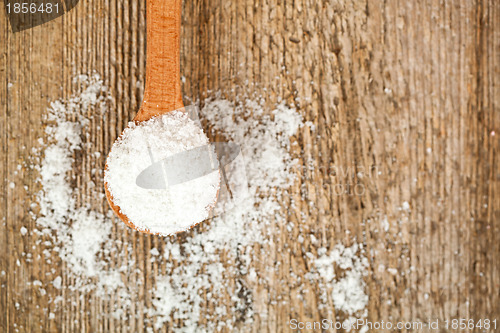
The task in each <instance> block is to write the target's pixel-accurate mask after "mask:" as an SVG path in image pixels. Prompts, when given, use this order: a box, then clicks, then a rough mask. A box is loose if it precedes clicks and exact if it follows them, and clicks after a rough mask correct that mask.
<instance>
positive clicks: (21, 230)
mask: <svg viewBox="0 0 500 333" xmlns="http://www.w3.org/2000/svg"><path fill="white" fill-rule="evenodd" d="M20 232H21V235H23V236H25V235H26V234H27V233H28V229H26V228H25V227H21V229H20Z"/></svg>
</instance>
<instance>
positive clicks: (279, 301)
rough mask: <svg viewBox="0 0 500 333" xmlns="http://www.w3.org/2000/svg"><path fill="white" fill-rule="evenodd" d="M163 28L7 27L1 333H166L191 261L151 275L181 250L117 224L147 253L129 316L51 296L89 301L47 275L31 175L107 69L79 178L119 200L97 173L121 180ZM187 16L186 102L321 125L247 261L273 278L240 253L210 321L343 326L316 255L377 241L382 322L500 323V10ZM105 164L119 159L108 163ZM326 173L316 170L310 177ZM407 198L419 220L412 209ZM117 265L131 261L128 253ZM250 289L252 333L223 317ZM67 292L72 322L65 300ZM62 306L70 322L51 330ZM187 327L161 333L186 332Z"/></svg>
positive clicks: (194, 5)
mask: <svg viewBox="0 0 500 333" xmlns="http://www.w3.org/2000/svg"><path fill="white" fill-rule="evenodd" d="M145 14H146V5H145V2H144V1H142V0H131V1H128V2H123V1H116V0H95V1H80V2H79V4H78V5H77V6H76V7H75V8H74V9H73V10H72V11H71V12H70V13H68V14H66V15H64V16H63V17H61V18H58V19H56V20H54V21H52V22H49V23H47V24H45V25H43V26H40V27H36V28H34V29H32V30H29V31H26V32H20V33H16V34H12V33H11V32H10V30H9V29H10V28H9V26H8V23H7V21H6V17H5V15H3V13H2V14H0V108H1V117H2V119H1V120H2V121H0V135H1V140H0V161H1V162H0V163H1V164H0V247H1V248H2V251H1V254H0V271H2V270H4V271H5V272H6V274H5V275H1V274H0V286H1V288H0V331H2V332H15V331H16V330H19V331H20V332H116V331H120V332H143V331H146V330H147V329H148V328H150V329H153V325H152V323H151V322H149V321H148V319H151V318H148V316H147V314H145V313H144V309H145V308H147V307H149V306H151V302H152V300H151V296H150V294H149V292H148V291H149V290H150V289H151V288H152V286H154V285H155V283H156V277H157V274H158V273H159V272H161V273H165V272H167V273H168V272H170V269H171V267H182V265H184V264H185V262H182V261H181V262H168V260H163V261H161V262H159V261H155V262H152V261H151V255H150V249H152V248H157V249H159V250H160V251H161V250H162V248H163V242H161V241H160V240H159V239H158V238H157V237H155V236H149V235H143V234H140V233H138V232H134V231H125V232H123V231H122V230H123V229H120V228H119V227H118V225H119V224H121V222H120V221H118V219H116V227H115V229H114V230H113V236H112V237H113V238H114V239H118V240H122V241H123V242H124V243H126V244H130V247H125V246H124V247H123V248H119V249H118V250H117V251H123V252H127V253H129V251H130V255H131V257H132V258H133V260H134V262H133V263H130V268H129V269H128V270H127V271H125V272H123V280H124V281H125V283H126V284H127V285H128V286H138V289H139V292H138V293H137V294H135V293H134V294H133V295H132V297H133V299H134V302H133V304H132V310H131V311H130V312H127V313H124V314H123V315H122V316H119V317H110V316H108V315H107V314H109V313H110V312H111V311H112V309H117V308H118V309H121V308H125V305H124V304H121V303H120V301H119V299H118V297H117V296H116V295H111V296H110V297H111V298H112V299H111V300H110V301H103V300H101V299H100V298H99V297H97V296H96V295H93V294H88V293H85V292H84V291H81V290H75V291H68V290H65V289H64V288H63V289H61V290H58V289H55V288H52V287H50V283H51V281H53V279H54V277H55V276H58V275H62V276H63V286H71V285H72V283H73V281H72V280H71V279H70V278H69V277H68V276H67V273H66V272H67V270H68V268H67V267H66V264H65V263H64V262H61V261H58V260H57V256H54V257H53V258H52V259H53V261H52V264H50V265H49V264H47V263H46V262H45V260H43V259H37V258H38V257H37V256H38V255H41V256H42V257H43V253H42V251H43V250H42V248H40V247H37V248H36V249H35V250H33V246H35V245H36V244H37V243H38V242H43V241H45V240H46V238H45V237H44V236H43V235H37V234H34V233H31V232H30V233H29V234H28V235H27V236H22V235H21V234H20V232H19V229H20V227H21V226H25V227H27V228H28V229H29V230H32V229H34V228H35V223H34V222H33V220H32V219H31V217H30V215H29V211H30V209H31V208H30V205H31V203H33V202H34V201H35V199H34V196H35V195H36V193H37V191H38V190H39V187H38V185H37V184H36V183H35V179H36V177H37V172H36V171H35V170H30V169H29V168H26V167H23V168H22V169H21V170H17V165H19V164H23V163H24V162H28V163H31V162H29V161H30V158H31V156H32V153H31V149H32V148H34V147H37V146H38V144H37V140H38V139H39V138H40V137H42V138H43V137H45V134H44V128H43V126H42V124H43V121H42V115H43V114H44V112H45V111H44V110H45V108H46V107H47V106H48V103H49V101H51V100H55V99H57V98H67V97H68V96H70V95H71V94H72V92H74V91H75V89H76V87H75V86H74V85H73V83H72V79H73V77H74V76H75V74H78V73H91V72H92V71H94V70H95V71H97V72H99V73H100V74H101V75H102V76H103V77H104V78H105V80H106V84H107V85H109V87H110V93H111V94H112V96H113V101H111V103H112V106H111V108H112V110H115V111H114V112H113V113H110V114H109V115H108V116H107V117H102V118H97V119H93V120H92V121H91V124H90V125H89V126H90V127H91V129H92V130H91V131H89V132H90V133H91V136H90V137H89V138H88V139H87V138H86V139H85V140H89V142H92V143H93V145H92V147H91V148H85V149H84V151H82V152H81V154H78V156H76V157H77V165H76V166H75V170H74V172H73V173H72V175H73V176H74V177H75V183H76V185H75V186H80V188H81V191H82V193H87V194H88V193H89V191H90V190H89V189H88V188H87V185H86V184H87V182H88V180H93V181H94V182H95V185H96V187H99V186H100V187H102V185H103V184H102V178H101V177H98V176H93V175H92V173H91V171H92V169H93V168H97V169H102V168H103V167H104V156H105V155H106V152H107V151H109V149H110V147H111V145H112V143H113V141H114V140H115V139H116V137H117V136H118V135H119V134H120V133H121V132H122V130H123V128H124V127H125V126H126V125H127V123H128V121H129V120H130V119H133V117H134V116H135V114H136V112H137V110H138V109H139V108H140V106H141V104H142V96H143V93H144V90H143V87H144V82H145V73H146V70H145V66H146V20H145V17H146V15H145ZM182 17H183V24H182V33H181V36H182V38H181V61H180V63H181V73H182V75H183V76H184V77H185V82H184V83H183V86H182V89H183V96H184V98H185V101H186V103H188V101H193V100H195V101H196V100H204V99H205V98H207V97H213V96H215V94H216V93H217V92H219V93H220V94H221V96H223V97H224V98H227V99H229V100H237V99H242V98H244V97H247V96H249V97H252V98H253V97H255V98H260V97H263V98H264V99H265V101H266V104H267V106H269V108H271V107H273V106H274V105H276V103H277V102H279V101H283V102H284V103H286V104H287V105H294V106H295V107H296V108H297V110H298V112H300V113H301V114H302V115H303V116H304V119H305V120H307V121H311V122H312V123H313V124H314V125H315V126H316V130H315V131H310V130H309V127H307V126H306V127H304V128H302V129H301V130H300V131H299V133H298V134H297V135H296V136H295V137H293V138H292V141H293V142H297V143H298V145H297V146H292V148H291V151H292V154H293V156H294V157H296V158H297V159H298V160H299V162H300V165H299V167H298V168H297V175H298V177H299V180H298V181H297V183H296V184H295V185H294V186H293V187H292V189H291V190H290V192H289V197H288V198H284V199H283V211H282V214H285V216H287V218H288V220H289V221H290V222H292V223H290V224H289V225H281V224H277V223H274V222H271V223H270V224H269V225H267V226H266V227H265V228H266V234H267V235H268V236H267V237H268V239H267V242H266V243H265V244H255V246H254V247H253V248H252V249H251V250H248V249H247V251H250V253H251V255H252V261H251V263H250V267H251V268H253V269H254V270H255V271H256V272H258V274H259V275H258V279H257V281H255V280H251V279H250V278H249V277H248V276H247V275H246V274H244V272H241V271H239V270H238V269H234V267H235V265H234V263H235V262H237V261H238V259H239V258H238V252H237V251H236V250H235V251H234V252H228V253H221V254H220V263H221V264H222V265H223V266H224V268H225V270H224V273H223V275H224V278H225V279H226V280H227V281H228V286H227V289H226V290H225V291H223V292H222V293H218V294H212V295H210V297H209V296H208V292H207V293H203V294H202V295H200V297H202V298H203V299H204V300H205V301H206V302H205V303H204V307H203V309H202V311H203V316H202V319H201V323H200V324H204V323H207V322H221V321H223V320H228V319H231V320H233V322H234V323H235V326H236V327H237V329H234V330H232V331H241V332H273V333H274V332H289V331H290V328H289V326H288V325H287V322H288V320H290V319H291V318H298V319H300V320H303V321H307V320H320V319H322V318H329V315H328V310H327V309H325V308H320V307H319V303H320V301H319V295H320V293H321V292H322V290H321V287H320V286H319V285H317V284H313V283H310V282H309V280H308V279H307V278H306V274H307V273H308V272H309V271H310V270H311V263H310V261H309V259H308V256H307V254H308V253H312V254H313V255H316V253H317V250H318V249H319V248H320V247H327V248H332V247H333V246H334V245H335V244H345V245H349V244H350V243H351V242H354V240H355V241H356V242H361V243H363V245H364V249H365V251H366V256H367V258H368V259H369V264H370V267H369V275H367V276H366V277H365V281H366V283H367V285H368V289H367V293H368V294H369V296H370V301H369V305H368V308H367V310H368V319H370V320H372V321H376V320H385V321H388V320H391V321H393V322H396V321H410V320H417V319H423V320H424V319H426V318H429V317H431V318H440V319H441V320H444V319H452V318H473V319H475V320H478V319H481V318H490V319H493V318H496V319H500V295H499V293H500V267H499V265H500V232H499V230H500V200H499V191H500V187H499V186H500V177H499V174H498V170H499V165H500V164H499V163H500V152H499V140H498V137H499V135H500V129H499V127H500V125H499V124H500V119H499V117H500V112H499V111H500V110H499V107H500V85H499V83H498V82H499V78H500V73H499V68H500V53H499V50H500V3H499V2H498V1H496V0H447V1H430V0H429V1H396V0H388V1H374V0H349V1H348V0H345V1H344V0H333V1H313V0H296V1H293V2H292V1H270V0H239V1H222V0H217V1H213V0H210V1H209V0H193V1H185V2H184V3H183V16H182ZM8 83H12V84H13V85H12V86H11V87H10V88H9V87H8ZM493 133H495V135H493ZM95 152H100V153H101V155H102V156H103V157H101V158H100V159H97V160H93V159H91V157H90V156H94V155H93V154H94V153H95ZM310 161H313V162H315V163H316V164H315V168H312V169H309V168H308V166H309V164H308V163H309V162H310ZM353 167H354V169H355V170H361V169H362V168H363V169H364V170H370V169H371V168H375V170H377V171H378V172H380V173H378V172H377V173H375V174H374V175H373V176H371V177H364V178H362V179H359V178H357V175H356V172H350V173H348V174H346V175H344V174H342V173H340V172H337V173H335V172H333V171H334V170H339V169H340V168H344V170H346V169H347V168H353ZM16 171H17V173H16ZM11 182H13V183H15V184H16V186H15V187H14V188H11V187H10V186H9V184H10V183H11ZM338 184H341V185H344V186H347V185H349V184H351V185H353V184H354V185H355V184H362V185H363V186H364V188H365V189H366V191H365V192H364V195H349V193H347V194H339V193H337V192H336V191H337V190H338V186H337V185H338ZM23 185H26V186H27V187H28V189H27V190H25V189H24V188H23ZM336 186H337V187H336ZM83 197H87V196H84V195H82V197H80V198H78V200H79V204H81V205H84V204H90V205H92V206H93V207H94V209H96V210H98V211H102V212H105V211H107V210H108V209H109V208H108V205H107V203H106V202H105V201H104V200H102V199H100V198H93V199H92V200H90V202H88V201H83V200H82V198H83ZM292 202H293V206H292V205H291V203H292ZM404 202H408V204H409V206H410V211H409V212H404V211H402V210H401V209H400V208H401V206H402V204H403V203H404ZM290 207H293V208H290ZM384 215H386V216H387V222H388V225H389V227H388V229H387V231H386V230H385V228H384V225H383V224H382V221H383V217H384ZM206 228H207V226H204V225H202V226H199V227H198V228H195V230H193V231H192V233H193V234H194V233H196V232H202V231H203V230H205V229H206ZM299 235H301V236H303V238H304V241H303V242H302V243H299V242H298V241H297V239H298V236H299ZM312 236H314V238H313V237H312ZM183 239H184V236H178V237H175V238H174V240H175V241H177V242H179V243H181V244H182V243H183ZM53 246H54V245H47V246H46V247H47V248H48V249H49V250H50V249H51V248H53ZM27 253H31V255H32V258H33V260H32V261H28V260H27V255H26V254H27ZM18 260H19V264H18V263H17V261H18ZM110 265H113V267H121V266H123V262H121V261H120V259H119V257H118V256H116V259H115V260H113V261H112V262H110ZM387 268H393V269H395V272H396V273H395V274H392V273H391V271H388V270H387ZM392 272H394V271H392ZM197 274H206V272H204V271H200V272H197ZM34 280H39V281H41V282H42V283H43V285H44V286H48V287H47V288H46V289H47V294H45V295H42V294H41V293H40V292H39V289H38V288H35V287H33V285H32V284H30V283H32V282H33V281H34ZM238 286H243V288H244V290H243V291H244V292H247V293H249V294H250V295H251V299H252V302H249V303H245V306H246V308H247V309H248V311H250V310H251V313H253V314H254V315H253V316H252V318H253V322H251V323H249V322H247V321H245V312H244V311H243V310H241V311H237V312H234V313H231V314H230V315H227V316H223V315H218V312H217V308H216V307H217V306H222V307H226V308H228V309H231V307H232V304H233V300H234V298H237V299H240V298H239V297H240V295H241V294H239V292H241V290H242V289H238ZM58 296H61V297H62V301H61V303H60V304H59V306H60V307H59V308H58V309H57V310H56V309H55V308H54V306H53V305H51V303H49V300H50V299H53V298H55V297H58ZM329 302H330V303H328V304H327V307H328V309H331V308H333V305H332V304H331V300H330V301H329ZM45 309H48V311H51V312H52V311H53V312H54V313H55V318H54V319H53V320H49V319H48V316H47V312H46V310H45ZM246 313H250V312H246ZM336 315H338V316H339V317H340V318H341V319H342V318H344V317H345V314H342V313H338V314H336ZM229 317H230V318H229ZM176 323H178V321H175V320H173V321H172V322H171V323H168V324H167V325H166V326H165V327H164V328H162V329H161V330H158V331H160V332H166V331H167V332H173V331H175V329H174V326H175V324H176ZM153 331H154V329H153ZM221 331H223V332H229V331H231V330H229V329H225V328H222V329H221ZM380 331H381V332H384V331H383V330H380ZM385 332H387V331H385ZM402 332H411V330H402ZM419 332H429V333H430V332H435V331H430V330H428V329H427V330H426V329H424V330H422V331H419ZM443 332H444V331H443ZM470 332H480V330H479V329H475V330H471V331H470Z"/></svg>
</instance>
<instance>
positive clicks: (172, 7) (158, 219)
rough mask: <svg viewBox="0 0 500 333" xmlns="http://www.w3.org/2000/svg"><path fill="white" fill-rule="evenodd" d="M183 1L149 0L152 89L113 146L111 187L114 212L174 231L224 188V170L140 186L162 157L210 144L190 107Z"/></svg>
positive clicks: (141, 226)
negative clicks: (185, 92) (183, 63)
mask: <svg viewBox="0 0 500 333" xmlns="http://www.w3.org/2000/svg"><path fill="white" fill-rule="evenodd" d="M180 21H181V0H148V3H147V39H148V40H147V62H146V88H145V92H144V98H143V103H142V106H141V108H140V110H139V112H138V113H137V115H136V117H135V118H134V121H132V122H130V123H129V125H128V127H127V128H126V129H125V130H124V131H123V133H122V134H121V135H120V137H119V138H118V139H117V140H116V142H115V143H114V144H113V147H112V148H111V151H110V153H109V155H108V158H107V161H106V169H105V176H104V180H105V190H106V197H107V199H108V202H109V204H110V206H111V208H112V209H113V211H114V212H115V213H116V215H118V217H120V219H121V220H122V221H123V222H125V223H126V224H127V225H128V226H129V227H131V228H133V229H136V230H138V231H141V232H145V233H150V234H157V235H172V234H175V233H178V232H181V231H185V230H187V229H190V228H191V227H193V226H194V225H196V224H198V223H200V222H202V221H203V220H205V219H207V218H208V217H209V215H210V212H211V209H212V208H213V207H214V206H215V203H216V200H217V193H218V190H219V188H220V174H219V172H217V171H216V172H211V173H209V174H207V175H204V176H203V177H198V178H195V179H191V180H189V181H186V182H183V183H181V184H176V185H175V186H167V187H166V188H165V189H148V188H142V187H140V186H138V185H137V183H136V179H137V176H138V175H139V174H140V173H141V172H142V171H144V170H145V169H146V168H148V167H149V166H150V165H151V163H152V162H154V161H152V159H153V157H154V160H156V161H158V160H161V159H164V158H167V157H169V156H173V155H176V154H178V153H181V152H183V151H188V150H190V149H193V148H196V147H200V146H206V147H207V149H213V148H210V146H209V145H208V143H209V142H208V138H207V136H206V135H205V134H204V133H203V130H201V129H200V128H199V127H198V126H197V125H196V123H195V122H194V121H192V120H191V119H190V118H189V117H188V115H187V113H186V112H185V111H184V108H183V104H182V95H181V83H180V57H179V43H180V38H179V35H180Z"/></svg>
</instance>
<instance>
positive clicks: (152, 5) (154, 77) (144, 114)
mask: <svg viewBox="0 0 500 333" xmlns="http://www.w3.org/2000/svg"><path fill="white" fill-rule="evenodd" d="M181 4H182V0H148V1H147V16H146V23H147V58H146V88H145V91H144V98H143V101H142V105H141V108H140V109H139V112H137V115H136V116H135V118H134V121H135V122H136V123H139V122H144V121H147V120H149V119H151V118H153V117H157V116H161V115H164V114H166V113H168V112H171V111H174V110H178V109H182V108H183V107H184V105H183V103H182V94H181V81H180V27H181V10H182V8H181ZM106 170H108V167H107V164H106ZM104 188H105V191H106V198H107V199H108V203H109V205H110V206H111V208H112V209H113V211H114V212H115V214H116V215H117V216H118V217H119V218H120V219H121V220H122V221H123V222H124V223H125V224H127V225H128V226H129V227H130V228H132V229H135V230H138V229H137V228H136V226H135V225H134V224H133V223H132V222H131V221H130V220H129V219H128V217H127V216H125V215H124V214H123V213H122V212H121V210H120V207H118V206H117V205H116V204H115V203H114V202H113V197H112V196H111V193H110V191H109V188H108V184H107V183H106V182H105V183H104ZM138 231H141V232H144V233H148V234H155V233H152V232H149V231H147V230H146V231H144V230H138Z"/></svg>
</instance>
